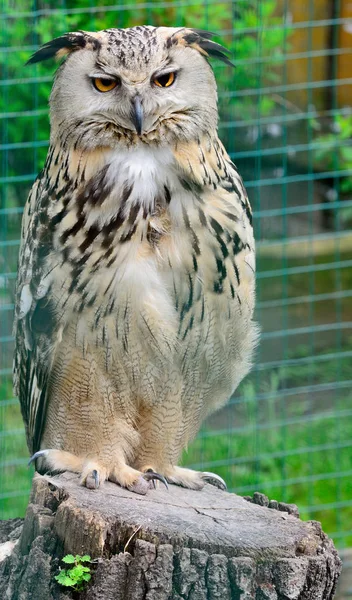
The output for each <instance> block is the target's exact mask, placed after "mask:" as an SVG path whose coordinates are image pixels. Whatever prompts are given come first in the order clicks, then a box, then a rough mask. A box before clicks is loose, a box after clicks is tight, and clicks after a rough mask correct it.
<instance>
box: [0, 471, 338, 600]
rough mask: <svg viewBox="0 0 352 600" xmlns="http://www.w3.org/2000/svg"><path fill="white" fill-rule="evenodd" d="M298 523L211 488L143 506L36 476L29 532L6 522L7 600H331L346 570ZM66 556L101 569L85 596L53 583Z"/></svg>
mask: <svg viewBox="0 0 352 600" xmlns="http://www.w3.org/2000/svg"><path fill="white" fill-rule="evenodd" d="M248 500H250V501H248ZM290 513H291V514H290ZM295 513H296V509H295V507H294V506H293V505H285V504H280V503H277V502H275V501H271V502H270V503H269V501H268V499H267V498H266V497H265V496H264V495H263V494H258V493H256V494H254V497H253V498H250V499H247V500H246V499H244V498H241V497H240V496H236V495H235V494H229V493H227V492H222V491H220V490H218V489H216V488H214V487H212V486H210V485H206V486H205V488H204V489H203V490H202V491H193V490H186V489H182V488H179V487H176V486H173V485H171V486H170V489H169V490H166V489H164V488H163V487H162V486H159V487H158V489H151V490H150V491H149V492H148V494H147V495H146V496H139V495H136V494H133V493H131V492H129V491H127V490H125V489H121V488H120V487H118V486H117V485H114V484H113V483H104V484H103V485H102V486H101V488H100V489H99V490H88V489H86V488H84V487H82V486H80V485H79V482H78V476H76V475H74V474H72V473H70V474H69V473H64V474H62V475H58V476H55V477H49V476H44V477H42V476H40V475H37V474H36V475H35V477H34V480H33V488H32V493H31V498H30V503H29V505H28V509H27V514H26V517H25V519H24V521H23V525H22V523H21V521H19V520H18V519H15V520H13V521H7V522H6V521H5V522H0V590H2V593H5V596H1V597H3V598H4V599H6V600H68V599H69V598H78V597H79V598H82V600H83V599H84V600H216V599H221V600H249V599H251V598H254V599H256V600H296V599H297V600H298V599H299V600H308V599H309V600H310V599H311V600H319V599H320V598H321V599H328V598H332V597H333V595H334V591H335V587H336V583H337V579H338V576H339V574H340V570H341V561H340V559H339V557H338V555H337V552H336V550H335V548H334V545H333V543H332V541H331V540H330V539H329V538H328V537H327V536H326V535H325V534H324V533H323V531H322V529H321V526H320V524H319V523H317V522H315V521H308V522H303V521H300V520H299V518H297V515H296V514H295ZM1 523H2V524H1ZM65 554H80V555H84V554H89V555H90V556H91V557H92V558H93V559H96V560H95V561H94V563H93V565H92V573H93V576H92V580H91V582H90V583H89V585H88V586H87V589H86V590H85V591H84V592H83V593H81V594H77V593H76V594H75V593H72V592H70V591H68V589H67V588H63V587H62V586H60V585H59V584H57V583H56V581H55V579H54V576H55V575H56V574H57V573H58V572H59V567H60V565H61V566H64V565H63V563H61V558H62V557H63V556H64V555H65ZM4 590H6V591H5V592H4Z"/></svg>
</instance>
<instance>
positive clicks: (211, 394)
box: [14, 26, 257, 493]
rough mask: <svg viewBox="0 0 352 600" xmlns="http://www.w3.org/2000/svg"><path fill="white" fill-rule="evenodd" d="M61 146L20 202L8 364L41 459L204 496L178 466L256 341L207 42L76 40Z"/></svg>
mask: <svg viewBox="0 0 352 600" xmlns="http://www.w3.org/2000/svg"><path fill="white" fill-rule="evenodd" d="M51 57H56V58H61V57H66V58H65V60H64V61H63V63H62V64H61V66H60V67H59V69H58V71H57V73H56V77H55V82H54V85H53V89H52V92H51V96H50V120H51V136H50V148H49V151H48V155H47V159H46V162H45V165H44V168H43V170H42V171H41V173H40V174H39V176H38V177H37V179H36V181H35V183H34V185H33V187H32V190H31V192H30V194H29V198H28V201H27V204H26V206H25V209H24V215H23V225H22V240H21V249H20V258H19V272H18V280H17V292H16V316H15V337H16V350H15V359H14V381H15V389H16V391H17V393H18V395H19V398H20V402H21V408H22V414H23V419H24V422H25V426H26V434H27V441H28V446H29V449H30V452H31V453H32V454H33V456H32V459H33V460H36V461H37V463H38V466H39V469H40V470H42V471H43V470H46V469H49V470H53V471H64V470H68V471H73V472H77V473H80V476H81V483H82V484H84V485H86V486H87V487H97V486H98V485H99V483H100V482H102V481H104V480H110V481H113V482H115V483H118V484H119V485H120V486H123V487H126V488H128V489H130V490H133V491H135V492H137V493H146V491H147V489H148V488H149V487H150V485H151V484H152V483H154V481H152V480H154V479H161V480H163V481H164V482H165V483H166V482H172V483H175V484H178V485H182V486H185V487H189V488H194V489H200V488H201V487H202V486H203V485H204V482H206V481H209V482H210V483H212V484H215V485H218V487H224V482H223V481H222V480H221V479H220V478H218V477H217V476H216V475H213V474H211V473H201V472H197V471H193V470H191V469H186V468H182V467H179V466H177V463H178V461H179V458H180V454H181V452H182V450H183V449H184V448H185V447H186V446H187V444H188V443H189V441H190V440H192V438H194V436H195V435H196V433H197V431H198V429H199V427H200V424H201V422H202V421H203V419H204V418H205V417H207V416H208V415H209V414H211V413H212V412H213V411H215V410H216V409H218V408H219V407H221V406H222V405H224V404H225V402H226V401H227V400H228V398H229V397H230V395H231V394H232V393H233V391H234V390H235V388H236V387H237V386H238V384H239V382H240V381H241V380H242V378H243V377H244V376H245V375H246V373H247V372H248V370H249V368H250V363H251V356H252V352H253V348H254V346H255V341H256V337H257V330H256V326H255V324H254V322H253V320H252V317H253V306H254V269H255V266H254V240H253V231H252V225H251V220H252V219H251V209H250V205H249V202H248V199H247V195H246V192H245V189H244V187H243V183H242V180H241V177H240V175H239V174H238V172H237V169H236V166H235V165H234V164H233V163H232V162H231V160H230V158H229V156H228V154H227V153H226V151H225V149H224V147H223V146H222V144H221V142H220V140H219V138H218V134H217V121H218V112H217V91H216V84H215V79H214V75H213V72H212V69H211V67H210V65H209V62H208V59H209V57H216V58H219V59H221V60H223V61H224V62H228V63H229V60H228V58H227V56H226V50H225V49H224V48H223V47H222V46H220V45H219V44H217V43H215V42H213V41H212V40H211V34H209V33H208V32H205V31H199V30H194V29H185V28H168V27H150V26H141V27H133V28H130V29H107V30H104V31H99V32H85V31H79V32H74V33H68V34H66V35H63V36H61V37H59V38H57V39H54V40H52V41H50V42H48V43H47V44H45V45H44V46H43V47H42V48H40V49H39V50H38V51H37V52H36V53H35V54H34V55H33V56H32V57H31V59H30V60H29V63H35V62H38V61H41V60H45V59H48V58H51Z"/></svg>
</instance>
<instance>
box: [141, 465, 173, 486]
mask: <svg viewBox="0 0 352 600" xmlns="http://www.w3.org/2000/svg"><path fill="white" fill-rule="evenodd" d="M142 477H143V479H145V480H146V481H152V482H153V486H154V489H155V488H156V486H155V480H156V479H157V480H158V481H161V482H162V483H163V484H164V486H165V487H166V489H167V490H168V489H169V486H168V483H167V481H166V479H165V477H163V476H162V475H159V473H156V472H155V471H153V470H152V469H148V470H147V471H146V472H145V473H144V474H143V475H142Z"/></svg>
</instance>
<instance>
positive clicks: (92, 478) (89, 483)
mask: <svg viewBox="0 0 352 600" xmlns="http://www.w3.org/2000/svg"><path fill="white" fill-rule="evenodd" d="M85 483H86V487H87V488H88V489H91V490H97V489H98V487H99V485H100V477H99V473H98V471H97V470H96V469H93V471H92V472H91V473H90V474H89V475H88V476H87V478H86V482H85Z"/></svg>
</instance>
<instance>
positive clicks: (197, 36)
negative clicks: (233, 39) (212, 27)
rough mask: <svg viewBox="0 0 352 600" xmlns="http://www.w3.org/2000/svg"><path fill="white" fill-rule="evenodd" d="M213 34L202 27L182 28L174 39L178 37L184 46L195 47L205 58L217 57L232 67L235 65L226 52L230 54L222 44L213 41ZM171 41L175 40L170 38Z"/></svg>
mask: <svg viewBox="0 0 352 600" xmlns="http://www.w3.org/2000/svg"><path fill="white" fill-rule="evenodd" d="M174 35H175V34H174ZM213 35H215V34H214V33H212V32H211V31H204V30H203V29H183V30H181V31H180V32H179V35H178V36H177V37H176V39H177V38H178V39H177V41H181V40H182V42H183V43H184V44H185V45H186V46H190V47H191V48H195V50H198V52H200V53H201V54H203V55H204V56H205V57H206V58H208V57H210V58H217V59H219V60H221V61H222V62H224V63H225V64H226V65H229V66H231V67H234V66H235V65H234V64H233V63H232V62H231V61H230V59H229V58H228V57H227V56H226V55H227V54H231V53H230V51H229V50H227V49H226V48H224V46H221V44H217V43H216V42H213V41H212V39H211V38H212V37H213ZM173 37H174V36H172V38H173ZM175 41H176V40H175ZM172 43H175V42H174V41H173V40H172ZM169 45H171V44H169Z"/></svg>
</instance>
